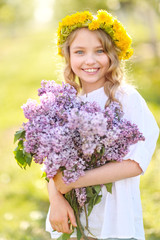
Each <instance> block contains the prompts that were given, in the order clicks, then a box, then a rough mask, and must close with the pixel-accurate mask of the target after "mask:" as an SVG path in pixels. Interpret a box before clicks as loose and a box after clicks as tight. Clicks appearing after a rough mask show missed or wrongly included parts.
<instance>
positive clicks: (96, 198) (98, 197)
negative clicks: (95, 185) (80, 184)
mask: <svg viewBox="0 0 160 240" xmlns="http://www.w3.org/2000/svg"><path fill="white" fill-rule="evenodd" d="M101 198H102V195H97V196H96V197H95V199H94V205H96V204H98V203H99V202H100V201H101Z"/></svg>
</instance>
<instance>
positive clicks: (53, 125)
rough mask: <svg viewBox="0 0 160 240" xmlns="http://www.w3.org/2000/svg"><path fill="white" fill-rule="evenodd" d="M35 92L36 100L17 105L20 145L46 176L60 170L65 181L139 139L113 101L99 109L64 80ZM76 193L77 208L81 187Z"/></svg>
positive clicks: (119, 153) (113, 157) (83, 194)
mask: <svg viewBox="0 0 160 240" xmlns="http://www.w3.org/2000/svg"><path fill="white" fill-rule="evenodd" d="M38 95H39V97H40V102H39V103H38V102H37V101H35V100H31V99H29V100H28V101H27V103H26V104H24V105H23V106H22V108H23V111H24V115H25V117H26V118H27V119H28V122H26V123H24V124H23V127H24V130H25V132H26V134H25V139H26V140H25V142H24V147H25V151H26V152H28V153H31V154H32V155H33V157H34V161H35V162H36V163H39V164H42V163H44V166H45V171H46V174H47V177H48V178H53V177H54V176H55V175H56V174H57V171H58V170H59V169H63V180H64V182H65V183H66V184H69V183H71V182H74V181H76V180H77V179H78V178H79V177H80V176H83V175H84V173H85V170H87V169H92V168H95V167H98V166H102V165H104V164H106V163H107V162H108V161H111V160H115V161H121V160H122V159H123V157H124V156H125V155H126V154H127V153H128V151H129V146H130V145H132V144H135V143H137V142H138V141H143V140H144V137H143V135H142V134H141V133H140V132H139V130H138V127H137V126H136V125H135V124H131V123H130V122H129V121H127V120H126V119H124V118H123V112H122V110H121V108H120V105H119V104H118V103H117V102H112V103H111V104H110V105H109V106H108V107H107V108H106V109H105V110H103V111H102V110H101V108H100V106H99V105H98V104H97V103H89V102H86V103H84V102H82V101H81V100H80V98H78V97H77V96H76V90H75V89H74V88H73V87H71V86H70V85H69V84H64V83H63V84H62V86H60V85H59V84H57V83H55V82H54V81H45V80H43V81H42V82H41V88H40V89H39V90H38ZM102 150H103V151H102ZM76 197H77V200H78V202H79V205H80V206H83V205H84V203H85V201H86V189H85V188H81V189H76Z"/></svg>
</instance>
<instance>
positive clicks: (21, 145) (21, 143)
mask: <svg viewBox="0 0 160 240" xmlns="http://www.w3.org/2000/svg"><path fill="white" fill-rule="evenodd" d="M18 148H19V149H23V140H20V141H19V142H18Z"/></svg>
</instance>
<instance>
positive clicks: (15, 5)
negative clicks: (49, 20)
mask: <svg viewBox="0 0 160 240" xmlns="http://www.w3.org/2000/svg"><path fill="white" fill-rule="evenodd" d="M33 10H34V1H32V0H23V1H21V0H14V1H11V0H1V1H0V27H3V26H10V25H11V26H12V27H13V26H17V25H22V24H24V23H26V22H27V21H28V20H29V19H30V18H31V17H32V16H33Z"/></svg>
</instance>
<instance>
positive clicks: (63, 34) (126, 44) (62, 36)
mask: <svg viewBox="0 0 160 240" xmlns="http://www.w3.org/2000/svg"><path fill="white" fill-rule="evenodd" d="M82 27H88V29H89V30H91V31H94V30H97V29H102V30H103V31H105V32H106V33H107V34H108V35H109V36H110V37H111V38H112V40H113V43H114V44H115V46H116V47H117V48H118V49H119V51H118V52H117V54H118V57H119V59H120V60H126V59H128V58H130V57H131V56H132V54H133V49H132V48H131V43H132V40H131V37H130V36H129V34H128V33H127V32H126V30H125V28H124V26H123V25H122V24H121V23H120V22H119V21H118V20H117V19H116V18H115V17H113V16H112V15H111V14H110V13H108V12H107V11H105V10H99V11H98V12H97V15H96V16H94V15H92V13H90V12H89V11H84V12H77V13H75V14H72V15H70V16H66V17H65V18H63V19H62V22H60V23H59V27H58V32H57V34H58V42H57V45H58V50H59V54H60V55H62V45H63V43H64V42H65V41H66V39H67V37H68V36H69V35H70V33H71V32H73V31H74V30H75V29H77V28H82Z"/></svg>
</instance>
